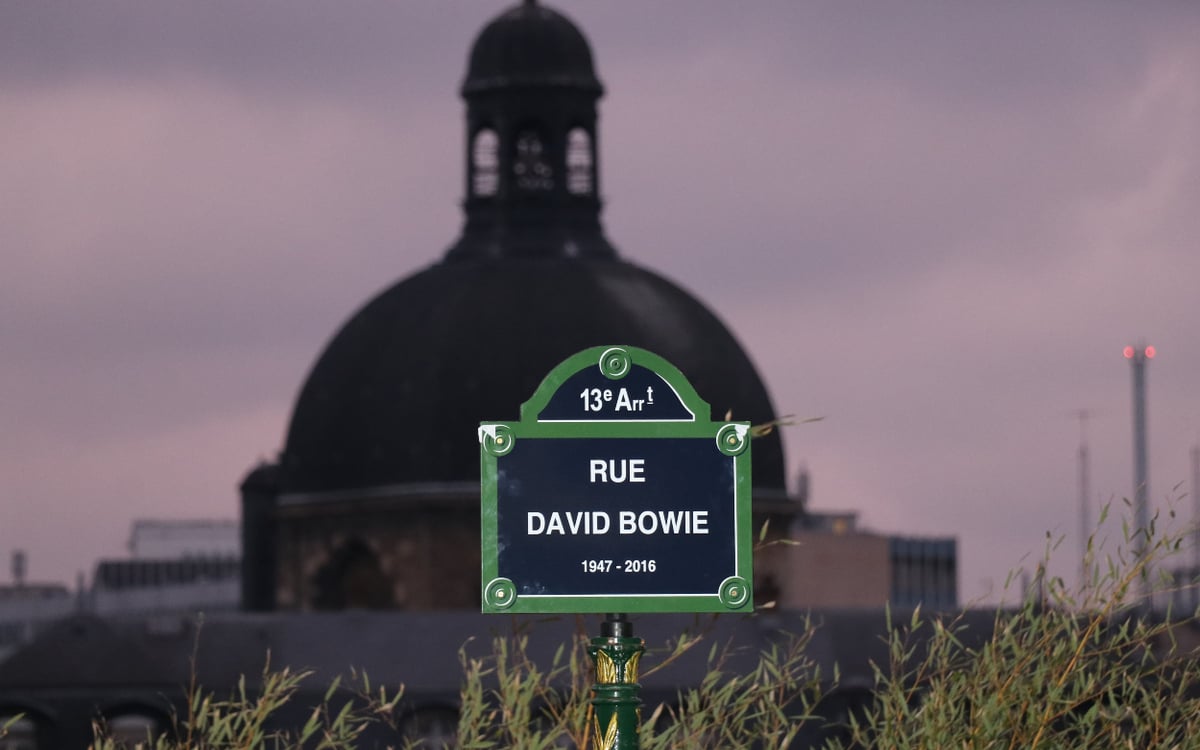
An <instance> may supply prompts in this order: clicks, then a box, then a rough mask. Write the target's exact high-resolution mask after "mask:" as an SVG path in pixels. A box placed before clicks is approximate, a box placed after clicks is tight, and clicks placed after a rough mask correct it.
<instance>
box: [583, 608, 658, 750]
mask: <svg viewBox="0 0 1200 750" xmlns="http://www.w3.org/2000/svg"><path fill="white" fill-rule="evenodd" d="M645 650H646V647H645V643H644V642H643V641H642V639H641V638H634V637H633V623H631V622H629V620H627V619H625V615H620V614H616V615H612V614H610V615H608V617H607V618H606V619H605V621H604V624H603V625H601V627H600V637H599V638H593V639H592V642H591V645H589V646H588V656H590V657H591V658H592V664H593V665H595V668H596V682H595V684H594V685H592V746H593V747H594V748H596V750H638V726H639V725H640V724H641V723H642V709H641V706H642V699H641V690H642V688H641V685H639V684H638V681H637V678H638V661H639V660H640V659H641V658H642V654H643V653H644V652H645Z"/></svg>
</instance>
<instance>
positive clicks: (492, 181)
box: [471, 128, 500, 198]
mask: <svg viewBox="0 0 1200 750" xmlns="http://www.w3.org/2000/svg"><path fill="white" fill-rule="evenodd" d="M499 149H500V138H499V136H497V135H496V131H494V130H492V129H491V128H484V129H483V130H480V131H479V132H478V133H476V134H475V140H474V141H473V142H472V143H471V193H472V194H473V195H476V196H478V197H480V198H488V197H490V196H493V195H495V194H496V192H497V191H498V190H499V189H500V158H499V155H498V152H499Z"/></svg>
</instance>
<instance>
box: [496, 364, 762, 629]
mask: <svg viewBox="0 0 1200 750" xmlns="http://www.w3.org/2000/svg"><path fill="white" fill-rule="evenodd" d="M710 415H711V408H710V406H709V404H708V403H707V402H705V401H704V400H703V399H701V398H700V396H699V395H698V394H697V393H696V391H695V389H694V388H693V387H692V385H691V384H690V383H689V382H688V380H687V378H686V377H684V375H683V373H681V372H680V371H679V370H678V369H677V368H676V367H675V366H674V365H672V364H671V363H669V362H667V361H666V360H665V359H663V358H662V357H659V356H658V355H656V354H653V353H651V352H649V351H646V350H644V349H639V348H637V347H633V346H598V347H592V348H590V349H585V350H584V351H581V352H579V353H577V354H575V355H573V356H571V357H568V358H567V359H566V360H564V361H563V362H562V363H561V364H559V365H558V366H557V367H555V368H554V369H553V370H551V371H550V373H549V374H547V375H546V377H545V378H544V379H543V381H542V383H541V385H540V386H538V388H537V390H536V391H535V392H534V394H533V396H532V397H531V398H530V399H529V400H528V401H526V402H525V403H524V404H522V405H521V411H520V420H519V421H517V422H482V423H480V427H479V432H478V437H479V443H480V490H481V503H480V508H481V512H480V531H481V547H480V552H481V561H482V566H481V567H482V571H481V573H482V576H481V586H482V609H483V612H485V613H496V614H499V613H529V614H536V613H591V612H748V611H751V610H752V609H753V588H752V581H753V580H754V576H753V569H752V564H753V549H752V534H751V523H752V521H751V486H752V485H751V461H750V456H751V450H750V447H751V446H750V443H751V434H750V423H749V422H714V421H711V417H710ZM523 448H524V452H522V449H523ZM626 448H627V449H626ZM623 449H626V450H623ZM615 455H636V456H644V457H643V458H633V459H628V458H621V459H615V458H611V456H615ZM589 456H591V457H593V458H591V459H590V460H587V459H585V458H583V457H589ZM594 456H610V458H595V457H594ZM518 459H519V460H518ZM589 471H590V474H589ZM648 476H649V477H651V478H652V480H653V481H652V482H651V481H648V480H647V477H648ZM710 477H711V478H713V479H712V480H711V481H710V479H709V478H710ZM637 483H642V484H637ZM639 503H640V504H639ZM535 507H536V508H537V509H538V510H536V511H534V510H529V508H535ZM617 507H622V508H625V510H621V511H617V510H615V509H616V508H617ZM585 508H592V510H585ZM596 508H600V509H602V510H596ZM547 519H548V521H547ZM564 519H565V520H564ZM556 531H557V533H558V535H559V537H558V538H554V537H555V532H556ZM572 533H574V534H579V536H576V537H568V536H563V535H569V534H572ZM585 534H586V535H587V536H584V535H585ZM610 544H611V547H609V546H608V545H610ZM576 549H579V550H584V551H583V552H579V553H578V554H576V553H575V551H574V550H576ZM597 549H600V550H605V549H611V550H612V552H611V553H609V554H607V555H606V554H604V553H603V552H601V553H596V550H597ZM669 550H676V551H682V552H681V553H680V554H674V553H671V552H669ZM572 555H574V556H572ZM672 555H673V556H672ZM664 556H666V557H668V558H669V559H665V560H664V559H662V558H663V557H664ZM577 558H578V559H577ZM679 558H685V559H679ZM578 566H582V572H578ZM589 566H591V567H592V570H591V571H590V572H589V570H588V568H589ZM567 570H572V571H575V572H571V573H567V572H565V571H567ZM531 571H534V572H531ZM543 571H544V576H543ZM584 573H588V575H584ZM543 578H544V580H543ZM535 579H536V580H535Z"/></svg>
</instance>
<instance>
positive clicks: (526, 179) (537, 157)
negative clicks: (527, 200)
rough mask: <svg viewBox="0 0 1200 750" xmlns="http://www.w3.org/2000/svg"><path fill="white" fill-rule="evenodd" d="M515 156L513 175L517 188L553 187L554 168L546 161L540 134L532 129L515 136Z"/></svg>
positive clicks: (536, 190) (544, 148)
mask: <svg viewBox="0 0 1200 750" xmlns="http://www.w3.org/2000/svg"><path fill="white" fill-rule="evenodd" d="M515 156H516V158H515V159H513V177H515V178H516V183H517V187H518V188H519V189H521V190H525V191H528V192H543V191H547V190H553V189H554V170H553V169H552V168H551V167H550V162H549V161H547V155H546V146H545V144H544V143H543V142H542V137H541V136H540V135H538V134H537V133H536V132H535V131H533V130H524V131H522V132H521V133H520V135H518V136H517V143H516V154H515Z"/></svg>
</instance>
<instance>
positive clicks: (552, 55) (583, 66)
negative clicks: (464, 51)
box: [462, 2, 602, 96]
mask: <svg viewBox="0 0 1200 750" xmlns="http://www.w3.org/2000/svg"><path fill="white" fill-rule="evenodd" d="M547 85H551V86H564V87H573V88H579V89H584V90H588V91H594V92H596V93H599V92H600V91H601V88H602V87H601V85H600V80H599V79H598V78H596V73H595V71H594V70H593V68H592V50H591V48H590V47H589V46H588V42H587V39H586V38H585V37H584V36H583V33H582V32H580V31H579V29H578V28H577V27H576V26H575V24H573V23H571V21H570V20H568V19H567V18H566V16H564V15H562V14H561V13H558V12H557V11H554V10H551V9H550V8H547V7H544V6H541V5H538V4H537V3H536V2H524V3H522V4H521V5H518V6H516V7H513V8H511V9H509V10H507V11H505V12H504V13H502V14H500V16H499V17H497V18H496V19H494V20H493V21H492V22H491V23H489V24H488V25H487V26H485V27H484V28H483V30H482V31H481V32H479V36H478V37H476V39H475V44H474V45H472V47H471V56H470V62H469V64H468V66H467V77H466V80H465V81H464V82H463V87H462V93H463V95H464V96H470V95H472V94H475V93H479V92H483V91H487V90H490V89H495V88H504V87H509V86H547Z"/></svg>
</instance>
